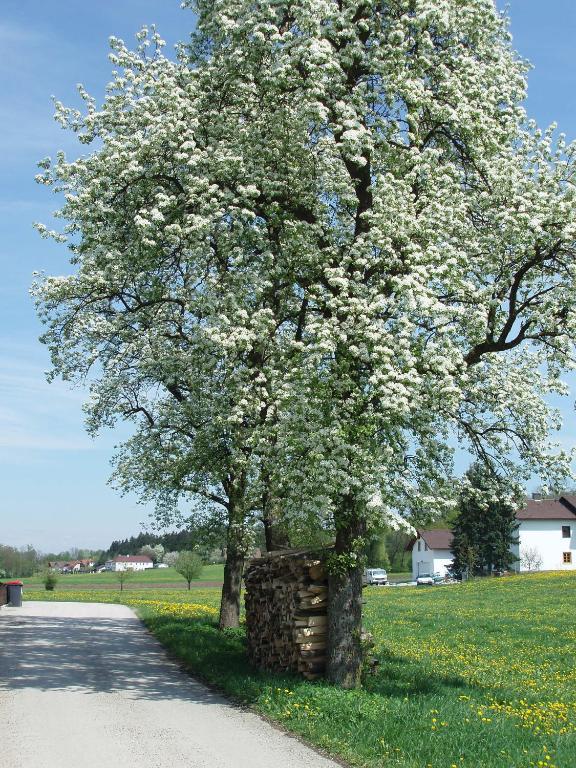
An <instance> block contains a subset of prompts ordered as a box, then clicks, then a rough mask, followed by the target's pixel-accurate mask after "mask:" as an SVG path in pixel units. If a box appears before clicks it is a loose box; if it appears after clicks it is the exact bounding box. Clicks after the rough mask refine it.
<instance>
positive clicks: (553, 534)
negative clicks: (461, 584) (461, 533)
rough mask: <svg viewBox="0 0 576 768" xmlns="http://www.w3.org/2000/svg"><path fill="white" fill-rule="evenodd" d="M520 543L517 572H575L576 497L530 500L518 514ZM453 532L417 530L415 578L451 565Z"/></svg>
mask: <svg viewBox="0 0 576 768" xmlns="http://www.w3.org/2000/svg"><path fill="white" fill-rule="evenodd" d="M516 519H517V520H518V530H517V532H516V535H517V537H518V539H519V542H518V544H516V545H514V546H512V548H511V551H512V552H513V553H514V555H516V557H517V558H518V560H517V561H516V562H515V563H514V564H513V565H512V568H514V570H517V571H529V570H542V571H558V570H572V569H576V496H561V497H560V498H559V499H542V500H539V499H530V500H529V501H527V502H526V506H525V507H524V508H523V509H520V510H519V511H518V512H517V513H516ZM451 546H452V532H451V531H450V530H448V529H445V528H442V529H436V530H431V531H418V536H417V538H416V540H415V541H414V543H413V545H412V578H414V579H416V578H417V577H418V576H420V575H422V574H424V573H440V574H441V575H442V576H444V575H446V570H447V569H448V568H449V566H450V563H451V562H452V559H453V555H452V551H451Z"/></svg>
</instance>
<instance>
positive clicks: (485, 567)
mask: <svg viewBox="0 0 576 768" xmlns="http://www.w3.org/2000/svg"><path fill="white" fill-rule="evenodd" d="M519 503H520V498H519V494H518V492H517V491H516V492H514V490H513V489H512V490H511V488H510V485H509V484H508V483H507V482H506V481H505V480H504V479H503V478H502V477H500V476H499V475H498V474H497V473H496V472H495V471H494V470H493V469H492V468H491V467H489V466H486V465H483V464H481V463H480V462H476V463H475V464H473V465H472V466H471V467H470V469H469V470H468V472H467V473H466V476H465V478H464V481H463V484H462V490H461V492H460V497H459V502H458V514H457V516H456V520H455V523H454V527H453V529H452V532H453V534H454V540H453V543H452V552H453V553H454V561H453V563H452V570H453V572H454V573H455V574H456V575H462V573H463V572H464V571H466V572H467V573H468V575H469V576H472V575H483V574H489V573H492V571H494V570H506V569H507V568H509V567H510V565H512V563H513V562H514V561H515V560H516V559H517V558H516V557H515V556H514V555H513V554H512V552H511V551H510V548H511V546H512V545H513V544H517V543H518V537H517V536H516V531H517V528H518V522H517V521H516V510H517V509H518V506H519Z"/></svg>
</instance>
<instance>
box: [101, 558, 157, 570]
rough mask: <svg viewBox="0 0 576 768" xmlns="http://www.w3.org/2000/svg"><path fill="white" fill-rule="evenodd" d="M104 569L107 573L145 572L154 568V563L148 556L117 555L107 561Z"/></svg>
mask: <svg viewBox="0 0 576 768" xmlns="http://www.w3.org/2000/svg"><path fill="white" fill-rule="evenodd" d="M104 567H105V568H106V570H107V571H145V570H146V569H147V568H153V567H154V563H153V562H152V559H151V558H150V557H148V556H147V555H117V556H116V557H115V558H113V559H112V560H107V561H106V564H105V566H104Z"/></svg>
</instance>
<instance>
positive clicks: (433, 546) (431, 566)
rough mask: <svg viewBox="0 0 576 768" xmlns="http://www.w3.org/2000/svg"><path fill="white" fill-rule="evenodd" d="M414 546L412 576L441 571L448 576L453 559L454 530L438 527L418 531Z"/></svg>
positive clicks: (416, 576) (414, 577)
mask: <svg viewBox="0 0 576 768" xmlns="http://www.w3.org/2000/svg"><path fill="white" fill-rule="evenodd" d="M417 534H418V535H417V537H416V541H415V542H414V545H413V546H412V578H413V579H417V578H418V576H422V575H423V574H432V573H439V574H441V575H442V576H446V572H447V569H448V568H449V566H450V563H451V562H452V560H453V556H452V550H451V549H450V547H451V546H452V531H450V530H448V529H446V528H438V529H436V530H432V531H417Z"/></svg>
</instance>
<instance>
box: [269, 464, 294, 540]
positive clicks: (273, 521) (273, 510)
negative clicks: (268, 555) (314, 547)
mask: <svg viewBox="0 0 576 768" xmlns="http://www.w3.org/2000/svg"><path fill="white" fill-rule="evenodd" d="M262 479H263V482H264V492H263V494H262V522H263V523H264V537H265V540H266V551H267V552H275V551H276V550H278V549H288V547H289V546H290V539H289V538H288V534H287V533H286V530H285V528H284V527H283V526H282V525H281V524H280V523H279V522H278V521H279V519H280V518H281V514H280V512H279V510H278V508H277V506H278V505H277V504H275V503H274V496H273V494H272V493H270V490H269V488H268V485H269V483H270V479H269V475H268V473H267V472H263V473H262Z"/></svg>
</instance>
